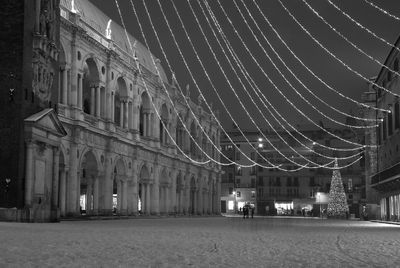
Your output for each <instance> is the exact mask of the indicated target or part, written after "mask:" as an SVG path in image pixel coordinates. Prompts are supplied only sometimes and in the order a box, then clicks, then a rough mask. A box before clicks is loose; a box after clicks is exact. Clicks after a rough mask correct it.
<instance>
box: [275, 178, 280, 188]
mask: <svg viewBox="0 0 400 268" xmlns="http://www.w3.org/2000/svg"><path fill="white" fill-rule="evenodd" d="M275 185H276V186H281V178H280V177H276V181H275Z"/></svg>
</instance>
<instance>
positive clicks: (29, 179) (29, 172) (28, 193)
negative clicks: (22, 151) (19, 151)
mask: <svg viewBox="0 0 400 268" xmlns="http://www.w3.org/2000/svg"><path fill="white" fill-rule="evenodd" d="M34 149H35V145H34V143H33V142H32V141H27V145H26V164H25V165H26V170H25V206H27V207H30V206H31V205H32V192H33V182H34V177H33V174H34V173H33V150H34Z"/></svg>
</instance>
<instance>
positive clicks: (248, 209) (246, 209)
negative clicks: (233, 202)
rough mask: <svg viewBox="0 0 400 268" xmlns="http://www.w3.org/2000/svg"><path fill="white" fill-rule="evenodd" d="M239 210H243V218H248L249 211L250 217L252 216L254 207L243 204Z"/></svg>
mask: <svg viewBox="0 0 400 268" xmlns="http://www.w3.org/2000/svg"><path fill="white" fill-rule="evenodd" d="M240 210H241V211H243V219H246V218H247V219H248V218H249V214H250V213H251V218H253V217H254V207H251V206H249V205H245V206H244V207H243V208H240Z"/></svg>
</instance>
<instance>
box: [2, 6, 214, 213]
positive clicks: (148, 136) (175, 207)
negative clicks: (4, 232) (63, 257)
mask: <svg viewBox="0 0 400 268" xmlns="http://www.w3.org/2000/svg"><path fill="white" fill-rule="evenodd" d="M25 2H26V1H25ZM32 2H35V10H36V11H37V10H39V11H40V12H36V17H35V22H34V25H35V26H34V27H35V28H34V29H32V32H33V33H34V34H35V35H38V37H40V38H39V39H40V40H42V43H41V44H38V45H37V49H36V50H37V51H38V52H39V53H37V57H35V56H34V57H32V60H31V62H32V75H31V78H32V80H31V81H32V84H31V86H30V87H29V88H31V90H29V89H28V91H29V92H32V93H31V94H32V96H34V99H33V98H32V103H35V104H36V106H35V107H36V113H31V114H30V115H27V116H26V117H25V120H24V134H23V135H24V145H25V146H24V147H25V150H24V153H23V156H22V157H23V158H24V161H23V166H24V167H25V169H24V170H25V172H24V174H23V175H22V179H21V181H23V183H21V185H19V186H17V187H15V189H16V192H21V191H22V192H23V193H24V194H23V198H22V197H20V199H23V204H21V203H20V204H18V206H17V208H18V209H17V211H22V212H16V216H15V217H16V218H17V219H19V220H27V221H49V220H57V219H59V217H64V216H70V215H71V216H73V215H79V214H81V213H85V214H87V215H110V214H113V213H114V214H119V215H134V214H135V215H136V214H138V213H142V214H156V215H157V214H168V213H181V214H200V215H203V214H216V213H219V200H220V198H219V196H220V174H221V169H220V166H219V165H216V164H215V163H213V162H212V161H211V162H206V160H208V158H206V156H205V154H204V152H206V153H207V154H208V155H209V156H211V157H212V158H213V159H216V160H219V155H218V154H217V150H215V148H214V147H213V146H212V145H211V143H209V142H208V139H207V137H206V136H205V135H204V134H203V135H202V133H203V132H202V131H201V129H200V126H199V124H201V126H202V128H204V130H205V131H206V133H207V135H208V136H209V137H210V139H211V140H212V141H213V142H214V143H215V144H216V145H217V146H219V129H218V127H217V124H216V123H215V122H214V121H213V120H212V117H211V116H210V115H209V114H208V113H207V112H206V111H204V110H203V108H202V107H201V103H194V102H193V101H191V100H190V97H189V92H187V93H186V94H181V93H180V92H179V91H178V89H177V88H176V86H175V80H174V78H173V79H172V80H171V83H170V82H169V81H168V79H167V76H166V74H165V72H164V70H163V69H162V66H161V64H160V61H159V60H157V69H158V70H159V74H160V75H158V74H157V69H156V67H155V66H154V65H153V64H152V55H151V54H150V52H149V51H148V50H147V49H146V48H145V47H144V46H143V45H142V44H141V43H140V42H138V41H137V40H136V39H135V38H134V37H133V36H131V35H129V39H130V40H131V42H132V43H133V46H134V52H131V50H130V48H129V44H128V41H127V38H126V35H125V32H124V29H123V28H122V27H121V26H119V25H117V24H115V23H114V22H111V21H110V18H109V17H107V16H106V15H105V14H104V13H103V12H102V11H100V9H99V8H97V7H96V6H95V5H94V4H92V3H91V2H89V1H88V0H79V1H71V0H61V1H60V3H58V1H53V0H35V1H32ZM44 4H46V5H49V6H51V7H52V9H53V10H54V11H55V12H53V13H52V14H57V15H54V16H52V17H51V16H48V15H47V14H48V12H49V8H47V7H46V8H43V7H42V6H41V5H44ZM58 5H59V6H58ZM58 7H59V8H58ZM50 20H53V21H54V22H56V21H57V20H58V22H57V23H54V24H51V25H50V24H49V21H50ZM42 22H43V23H42ZM37 25H38V26H37ZM50 40H55V41H54V42H50ZM49 44H52V45H51V46H50V45H49ZM53 47H54V53H53V52H52V50H51V49H49V48H53ZM52 53H53V54H52ZM153 57H154V56H153ZM48 59H52V61H51V62H49V60H48ZM46 60H47V61H46ZM53 62H54V64H51V63H53ZM137 66H139V68H140V70H138V69H137ZM165 90H167V91H168V93H169V96H168V94H166V92H165ZM169 97H170V98H169ZM54 105H55V109H44V108H46V107H54ZM189 107H190V108H191V109H192V110H193V111H194V113H195V116H196V118H197V119H198V121H197V120H196V119H195V118H194V116H193V115H192V114H191V112H190V109H189ZM175 108H176V109H177V111H178V113H179V114H180V116H181V118H183V123H182V122H181V121H180V120H179V119H178V116H177V114H176V113H175V111H174V109H175ZM185 126H186V129H187V130H189V131H190V135H191V136H192V137H194V139H192V138H190V136H189V134H188V132H187V131H186V130H185ZM168 134H169V135H171V137H172V139H173V140H175V141H176V144H177V145H178V146H179V147H180V148H182V151H183V153H182V152H181V151H180V150H178V149H177V146H176V145H175V143H174V142H173V140H172V139H171V138H170V136H169V135H168ZM195 142H197V144H198V145H199V146H197V145H196V143H195ZM185 155H186V156H189V157H190V158H191V159H194V160H196V161H199V162H206V163H205V164H201V163H196V162H194V161H191V160H190V159H188V158H187V157H186V156H185ZM8 213H9V214H10V212H8ZM11 214H12V213H11Z"/></svg>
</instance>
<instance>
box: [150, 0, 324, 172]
mask: <svg viewBox="0 0 400 268" xmlns="http://www.w3.org/2000/svg"><path fill="white" fill-rule="evenodd" d="M157 2H158V4H159V6H160V9H161V11H162V14H163V17H164V20H165V22H166V24H167V26H168V29H169V31H170V33H171V36H172V37H173V40H174V43H175V45H176V47H177V48H178V51H179V54H180V56H181V58H182V60H183V61H184V63H185V65H186V67H187V69H188V71H189V73H190V75H191V77H192V80H193V81H194V83H195V85H196V88H197V89H198V91H199V94H201V96H202V97H203V99H204V100H205V104H206V105H207V106H208V108H209V109H210V107H209V105H208V103H207V101H206V99H205V97H204V95H203V94H202V92H201V89H200V87H199V86H198V84H197V82H196V79H195V78H194V76H193V74H192V72H191V71H190V68H189V66H188V65H187V62H186V59H185V57H184V55H183V53H182V51H181V49H180V46H179V44H178V42H177V41H176V37H175V35H174V33H173V31H172V29H171V27H170V24H169V21H168V19H167V18H166V15H165V12H164V9H163V7H162V5H161V3H160V2H159V1H157ZM171 3H172V5H173V7H174V9H175V12H176V14H177V15H178V19H179V20H180V22H181V26H182V28H183V30H184V31H185V35H186V38H187V39H188V41H189V43H190V45H191V47H192V49H193V51H194V53H195V55H196V58H197V60H198V61H199V63H200V65H201V67H202V69H203V71H204V73H205V74H206V77H207V79H208V80H209V82H210V84H211V86H212V88H213V90H214V92H215V93H216V95H217V97H218V99H219V100H220V102H221V103H222V105H223V107H224V109H225V110H226V111H227V113H228V115H229V116H230V118H231V120H232V121H233V122H234V124H236V125H237V126H238V124H237V123H236V121H235V120H234V118H233V116H232V115H231V113H230V112H229V109H228V108H227V107H226V105H225V104H224V102H223V100H222V98H221V97H220V95H219V93H218V91H217V90H216V88H215V86H214V84H213V83H212V80H211V79H210V77H209V75H208V72H207V70H206V68H205V67H204V64H203V62H202V61H201V59H200V57H199V55H198V53H197V50H196V49H195V47H194V45H193V42H192V40H191V38H190V37H189V35H188V33H187V30H186V27H185V25H184V23H183V21H182V19H181V17H180V15H179V12H178V10H177V8H176V6H175V4H174V2H173V1H171ZM153 30H154V31H156V30H155V29H154V28H153ZM212 53H213V55H214V58H215V59H216V61H217V64H218V65H219V66H220V68H221V71H222V73H223V75H224V77H225V79H226V81H227V82H228V84H229V85H230V88H231V89H232V90H233V93H234V94H235V96H236V98H238V100H239V102H240V104H241V106H242V108H244V110H245V112H246V113H247V115H248V116H249V118H250V120H251V121H252V123H253V124H254V125H255V126H256V128H257V130H258V131H259V132H260V135H262V136H263V137H264V138H265V139H266V141H267V142H268V143H269V144H270V145H271V146H272V147H273V148H274V149H276V148H275V146H274V145H273V143H272V142H271V141H270V140H269V139H268V137H266V136H265V135H264V134H263V131H262V130H261V129H259V128H258V126H257V124H256V123H255V122H254V119H253V118H252V117H251V116H250V115H249V114H248V112H247V110H246V108H245V107H244V105H243V103H242V102H241V100H240V98H239V97H238V96H237V94H236V92H235V91H234V89H233V86H232V85H231V84H230V82H229V79H228V77H227V76H226V74H225V72H224V71H223V69H222V67H221V64H220V63H219V61H218V59H217V58H216V56H215V53H214V52H213V51H212ZM238 130H239V132H240V133H241V134H242V136H243V137H244V139H245V140H246V141H247V142H248V143H249V144H251V143H250V141H249V140H248V138H247V137H246V135H245V134H244V133H243V131H242V130H241V129H240V127H239V126H238ZM277 152H278V153H280V152H279V150H277ZM256 153H257V154H258V155H259V156H260V157H261V159H263V160H264V161H265V162H267V163H269V164H270V161H269V160H268V159H266V158H265V157H264V156H263V155H262V154H261V153H260V152H259V151H258V150H256ZM283 156H284V155H283ZM288 160H289V161H290V162H293V164H297V163H294V161H292V160H291V159H288ZM258 164H259V163H258ZM328 164H329V163H328ZM276 168H277V169H280V170H282V171H286V172H294V171H297V170H300V169H301V168H308V164H307V165H301V166H300V168H299V169H297V170H289V169H284V168H281V167H280V166H277V167H276Z"/></svg>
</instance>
